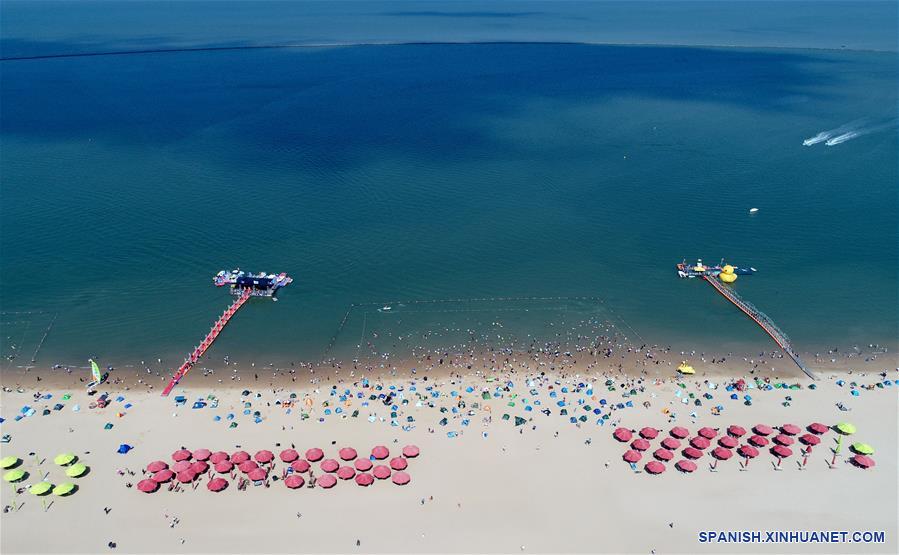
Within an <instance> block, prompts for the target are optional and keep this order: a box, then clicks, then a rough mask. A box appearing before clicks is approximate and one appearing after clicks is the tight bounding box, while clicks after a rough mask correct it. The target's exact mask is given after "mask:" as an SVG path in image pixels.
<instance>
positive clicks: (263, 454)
mask: <svg viewBox="0 0 899 555" xmlns="http://www.w3.org/2000/svg"><path fill="white" fill-rule="evenodd" d="M253 458H254V459H256V460H257V461H259V462H261V463H269V462H272V461H273V460H274V459H275V455H274V454H273V453H272V452H271V451H269V450H268V449H263V450H261V451H256V454H255V455H254V456H253Z"/></svg>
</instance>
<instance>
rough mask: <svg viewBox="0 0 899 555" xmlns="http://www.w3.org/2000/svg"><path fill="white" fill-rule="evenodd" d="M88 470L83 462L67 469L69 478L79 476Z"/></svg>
mask: <svg viewBox="0 0 899 555" xmlns="http://www.w3.org/2000/svg"><path fill="white" fill-rule="evenodd" d="M85 472H87V467H86V466H84V465H83V464H81V463H75V464H73V465H72V466H70V467H69V468H67V469H66V476H68V477H69V478H77V477H79V476H81V475H82V474H84V473H85Z"/></svg>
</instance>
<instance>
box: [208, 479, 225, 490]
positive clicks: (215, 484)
mask: <svg viewBox="0 0 899 555" xmlns="http://www.w3.org/2000/svg"><path fill="white" fill-rule="evenodd" d="M227 487H228V480H225V479H224V478H213V479H212V480H209V481H208V482H207V483H206V489H208V490H209V491H222V490H223V489H225V488H227Z"/></svg>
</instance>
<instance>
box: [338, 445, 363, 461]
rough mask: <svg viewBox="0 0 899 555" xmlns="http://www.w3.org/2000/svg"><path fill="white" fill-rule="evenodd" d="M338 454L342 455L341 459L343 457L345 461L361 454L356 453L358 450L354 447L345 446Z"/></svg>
mask: <svg viewBox="0 0 899 555" xmlns="http://www.w3.org/2000/svg"><path fill="white" fill-rule="evenodd" d="M337 454H338V455H339V456H340V458H341V459H343V460H345V461H351V460H353V459H355V458H356V457H358V456H359V454H358V453H356V450H355V449H353V448H352V447H344V448H343V449H341V450H340V451H338V452H337Z"/></svg>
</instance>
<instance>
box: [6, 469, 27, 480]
mask: <svg viewBox="0 0 899 555" xmlns="http://www.w3.org/2000/svg"><path fill="white" fill-rule="evenodd" d="M24 477H25V471H24V470H22V469H21V468H16V469H15V470H10V471H9V472H7V473H6V474H4V475H3V480H4V481H6V482H18V481H19V480H21V479H22V478H24Z"/></svg>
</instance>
